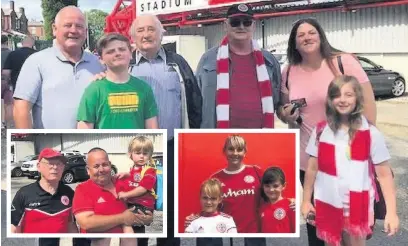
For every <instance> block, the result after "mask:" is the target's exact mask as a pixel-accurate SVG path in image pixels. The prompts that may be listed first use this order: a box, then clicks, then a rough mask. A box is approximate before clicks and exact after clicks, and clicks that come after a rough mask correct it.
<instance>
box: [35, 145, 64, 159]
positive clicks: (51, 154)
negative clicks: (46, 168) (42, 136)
mask: <svg viewBox="0 0 408 246" xmlns="http://www.w3.org/2000/svg"><path fill="white" fill-rule="evenodd" d="M43 158H45V159H51V158H60V159H62V160H63V161H64V162H66V161H67V158H66V157H65V156H64V155H63V154H61V152H59V151H57V150H53V149H51V148H45V149H43V150H42V151H41V153H40V156H39V157H38V161H41V160H42V159H43Z"/></svg>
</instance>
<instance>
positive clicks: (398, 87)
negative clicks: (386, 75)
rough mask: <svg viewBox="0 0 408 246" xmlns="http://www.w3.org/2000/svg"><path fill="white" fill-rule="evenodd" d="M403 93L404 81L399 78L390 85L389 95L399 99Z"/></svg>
mask: <svg viewBox="0 0 408 246" xmlns="http://www.w3.org/2000/svg"><path fill="white" fill-rule="evenodd" d="M404 92H405V81H404V80H403V79H401V78H397V79H396V80H395V81H394V83H392V90H391V93H392V95H393V96H394V97H400V96H402V95H403V94H404Z"/></svg>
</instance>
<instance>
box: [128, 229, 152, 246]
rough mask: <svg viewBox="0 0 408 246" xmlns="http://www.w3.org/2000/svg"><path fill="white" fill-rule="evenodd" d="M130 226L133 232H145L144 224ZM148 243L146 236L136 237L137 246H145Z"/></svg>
mask: <svg viewBox="0 0 408 246" xmlns="http://www.w3.org/2000/svg"><path fill="white" fill-rule="evenodd" d="M132 228H133V232H134V233H145V231H146V227H144V226H133V227H132ZM135 236H136V235H135ZM148 243H149V239H148V238H138V239H137V245H138V246H147V245H148Z"/></svg>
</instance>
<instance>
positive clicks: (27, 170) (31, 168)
mask: <svg viewBox="0 0 408 246" xmlns="http://www.w3.org/2000/svg"><path fill="white" fill-rule="evenodd" d="M37 163H38V156H37V157H36V158H35V160H31V161H26V162H23V164H21V171H22V172H23V175H24V176H27V177H29V178H35V177H37V176H38V170H37Z"/></svg>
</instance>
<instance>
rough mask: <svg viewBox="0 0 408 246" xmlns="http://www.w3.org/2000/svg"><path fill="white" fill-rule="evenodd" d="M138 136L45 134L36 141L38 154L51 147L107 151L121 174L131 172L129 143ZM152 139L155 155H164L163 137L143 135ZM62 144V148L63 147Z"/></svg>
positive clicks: (65, 149) (64, 149)
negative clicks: (98, 148) (95, 148)
mask: <svg viewBox="0 0 408 246" xmlns="http://www.w3.org/2000/svg"><path fill="white" fill-rule="evenodd" d="M137 135H138V134H62V141H61V136H60V134H45V135H39V136H36V137H35V139H34V142H35V149H36V153H39V152H40V151H41V150H42V149H43V148H46V147H49V148H54V149H57V150H61V151H70V150H78V151H80V152H81V153H86V152H88V151H89V150H90V149H92V148H94V147H100V148H103V149H105V150H106V151H107V152H108V154H109V158H110V161H111V162H112V163H113V164H115V165H116V166H117V167H118V170H119V171H120V172H124V171H127V170H129V167H130V165H131V164H132V162H131V161H130V159H129V157H128V155H127V154H126V153H127V150H128V145H129V142H130V140H131V139H132V138H134V137H135V136H137ZM142 135H145V136H146V137H149V138H150V139H152V141H153V144H154V153H155V154H162V153H163V144H165V142H163V135H161V134H142ZM61 142H62V146H61Z"/></svg>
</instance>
